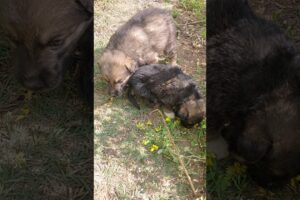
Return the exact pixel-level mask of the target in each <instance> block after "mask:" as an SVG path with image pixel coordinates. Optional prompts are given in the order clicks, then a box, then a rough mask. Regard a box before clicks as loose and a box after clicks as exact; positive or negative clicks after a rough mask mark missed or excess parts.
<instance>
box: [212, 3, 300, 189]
mask: <svg viewBox="0 0 300 200" xmlns="http://www.w3.org/2000/svg"><path fill="white" fill-rule="evenodd" d="M220 5H223V6H220ZM232 8H234V10H232ZM215 10H216V11H218V10H221V11H220V13H222V14H220V15H217V14H215V15H214V14H210V15H208V16H211V17H212V16H214V17H215V19H208V22H209V21H215V22H216V23H214V24H210V23H209V24H208V33H210V37H208V47H207V83H208V84H207V102H208V104H207V126H208V131H207V133H208V135H212V134H215V133H219V132H221V131H223V136H224V137H225V139H226V140H227V141H228V143H229V148H230V151H231V152H232V153H233V154H235V155H236V156H237V157H240V158H242V160H244V161H245V162H246V163H247V164H248V166H249V169H250V173H251V174H252V175H253V177H254V178H255V179H256V180H258V181H259V183H261V184H268V183H272V180H274V181H275V180H276V179H282V178H289V177H291V176H294V175H297V174H298V173H299V172H300V160H299V154H300V148H299V140H300V134H299V126H298V125H296V121H299V117H300V114H299V111H300V110H299V101H298V100H296V99H298V98H299V92H298V91H297V90H298V89H299V87H298V86H299V84H298V81H299V78H297V71H299V64H298V63H299V62H298V58H297V57H296V52H295V47H294V45H293V44H292V43H291V42H290V41H289V40H288V39H287V38H286V36H285V35H284V34H283V32H282V31H281V30H280V29H279V28H278V27H277V26H275V25H274V24H272V23H271V22H268V21H265V20H263V19H261V18H258V17H256V16H255V15H254V14H253V12H252V11H251V9H250V7H249V6H248V4H247V2H246V1H245V0H210V1H208V11H209V12H213V11H215ZM233 12H234V14H233ZM295 74H296V75H295ZM282 88H284V89H282ZM262 102H263V103H262Z"/></svg>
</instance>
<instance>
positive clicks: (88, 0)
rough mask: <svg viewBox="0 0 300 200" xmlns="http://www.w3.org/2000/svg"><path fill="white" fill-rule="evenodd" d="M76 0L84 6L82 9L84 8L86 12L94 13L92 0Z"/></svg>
mask: <svg viewBox="0 0 300 200" xmlns="http://www.w3.org/2000/svg"><path fill="white" fill-rule="evenodd" d="M76 2H77V3H78V4H79V5H80V6H81V7H82V8H84V10H86V11H87V12H89V13H91V14H92V13H94V10H93V7H94V5H93V2H94V1H93V0H76Z"/></svg>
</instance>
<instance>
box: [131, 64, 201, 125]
mask: <svg viewBox="0 0 300 200" xmlns="http://www.w3.org/2000/svg"><path fill="white" fill-rule="evenodd" d="M128 85H129V91H128V92H129V97H130V100H131V102H133V104H134V105H136V106H137V107H139V106H138V104H137V102H136V101H135V100H134V99H133V97H132V96H131V94H134V95H138V96H141V97H143V98H145V99H147V100H149V101H151V102H152V103H155V104H159V105H162V106H165V107H167V108H169V109H172V110H173V111H174V112H175V114H176V115H177V116H178V117H179V118H180V119H181V120H182V123H183V125H185V126H187V127H190V126H192V125H194V124H196V123H199V122H200V121H201V120H202V119H203V117H204V109H205V108H204V107H205V106H204V102H203V99H202V98H201V96H200V93H199V91H198V89H197V86H196V83H195V82H194V81H193V80H192V79H191V77H189V76H188V75H186V74H184V73H183V72H182V71H181V69H180V68H178V67H175V66H171V65H162V64H153V65H146V66H143V67H140V68H139V69H138V70H137V71H136V72H135V73H134V74H133V75H132V76H131V78H130V79H129V81H128Z"/></svg>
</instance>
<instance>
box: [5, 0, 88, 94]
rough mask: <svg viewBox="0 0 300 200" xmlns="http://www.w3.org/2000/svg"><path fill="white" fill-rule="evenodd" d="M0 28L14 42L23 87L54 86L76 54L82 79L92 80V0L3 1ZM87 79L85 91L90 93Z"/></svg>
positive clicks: (18, 74)
mask: <svg viewBox="0 0 300 200" xmlns="http://www.w3.org/2000/svg"><path fill="white" fill-rule="evenodd" d="M0 27H1V30H2V32H4V33H5V34H6V36H7V37H8V38H9V39H10V40H11V41H12V42H13V44H14V47H15V48H14V54H13V56H12V57H13V66H14V68H15V69H16V71H17V77H18V79H19V81H20V82H21V84H22V85H23V86H24V87H26V88H28V89H30V90H34V91H41V90H49V89H53V88H56V87H57V86H58V85H60V83H61V82H62V80H63V75H64V72H65V71H66V70H67V68H68V67H69V66H70V65H71V64H73V61H74V58H75V57H78V58H79V60H80V65H81V66H80V70H81V73H80V74H83V76H81V79H82V81H87V82H90V83H91V81H92V76H93V75H92V69H93V61H92V58H93V1H92V0H42V1H41V0H2V1H0ZM84 76H85V77H84ZM87 82H85V83H83V84H84V85H83V87H86V86H87V84H89V87H88V88H85V89H84V90H85V92H88V93H91V94H92V93H93V92H92V90H93V88H92V87H91V84H90V83H87ZM87 90H89V91H87Z"/></svg>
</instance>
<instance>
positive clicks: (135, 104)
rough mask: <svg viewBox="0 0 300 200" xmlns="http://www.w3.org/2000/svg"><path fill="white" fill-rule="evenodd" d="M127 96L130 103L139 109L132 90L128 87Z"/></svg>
mask: <svg viewBox="0 0 300 200" xmlns="http://www.w3.org/2000/svg"><path fill="white" fill-rule="evenodd" d="M127 97H128V100H129V101H130V102H131V103H132V105H134V106H135V107H136V108H137V109H139V110H140V109H141V107H140V105H139V104H138V102H137V101H136V99H135V97H134V95H133V94H132V90H131V89H130V88H129V89H128V92H127Z"/></svg>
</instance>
